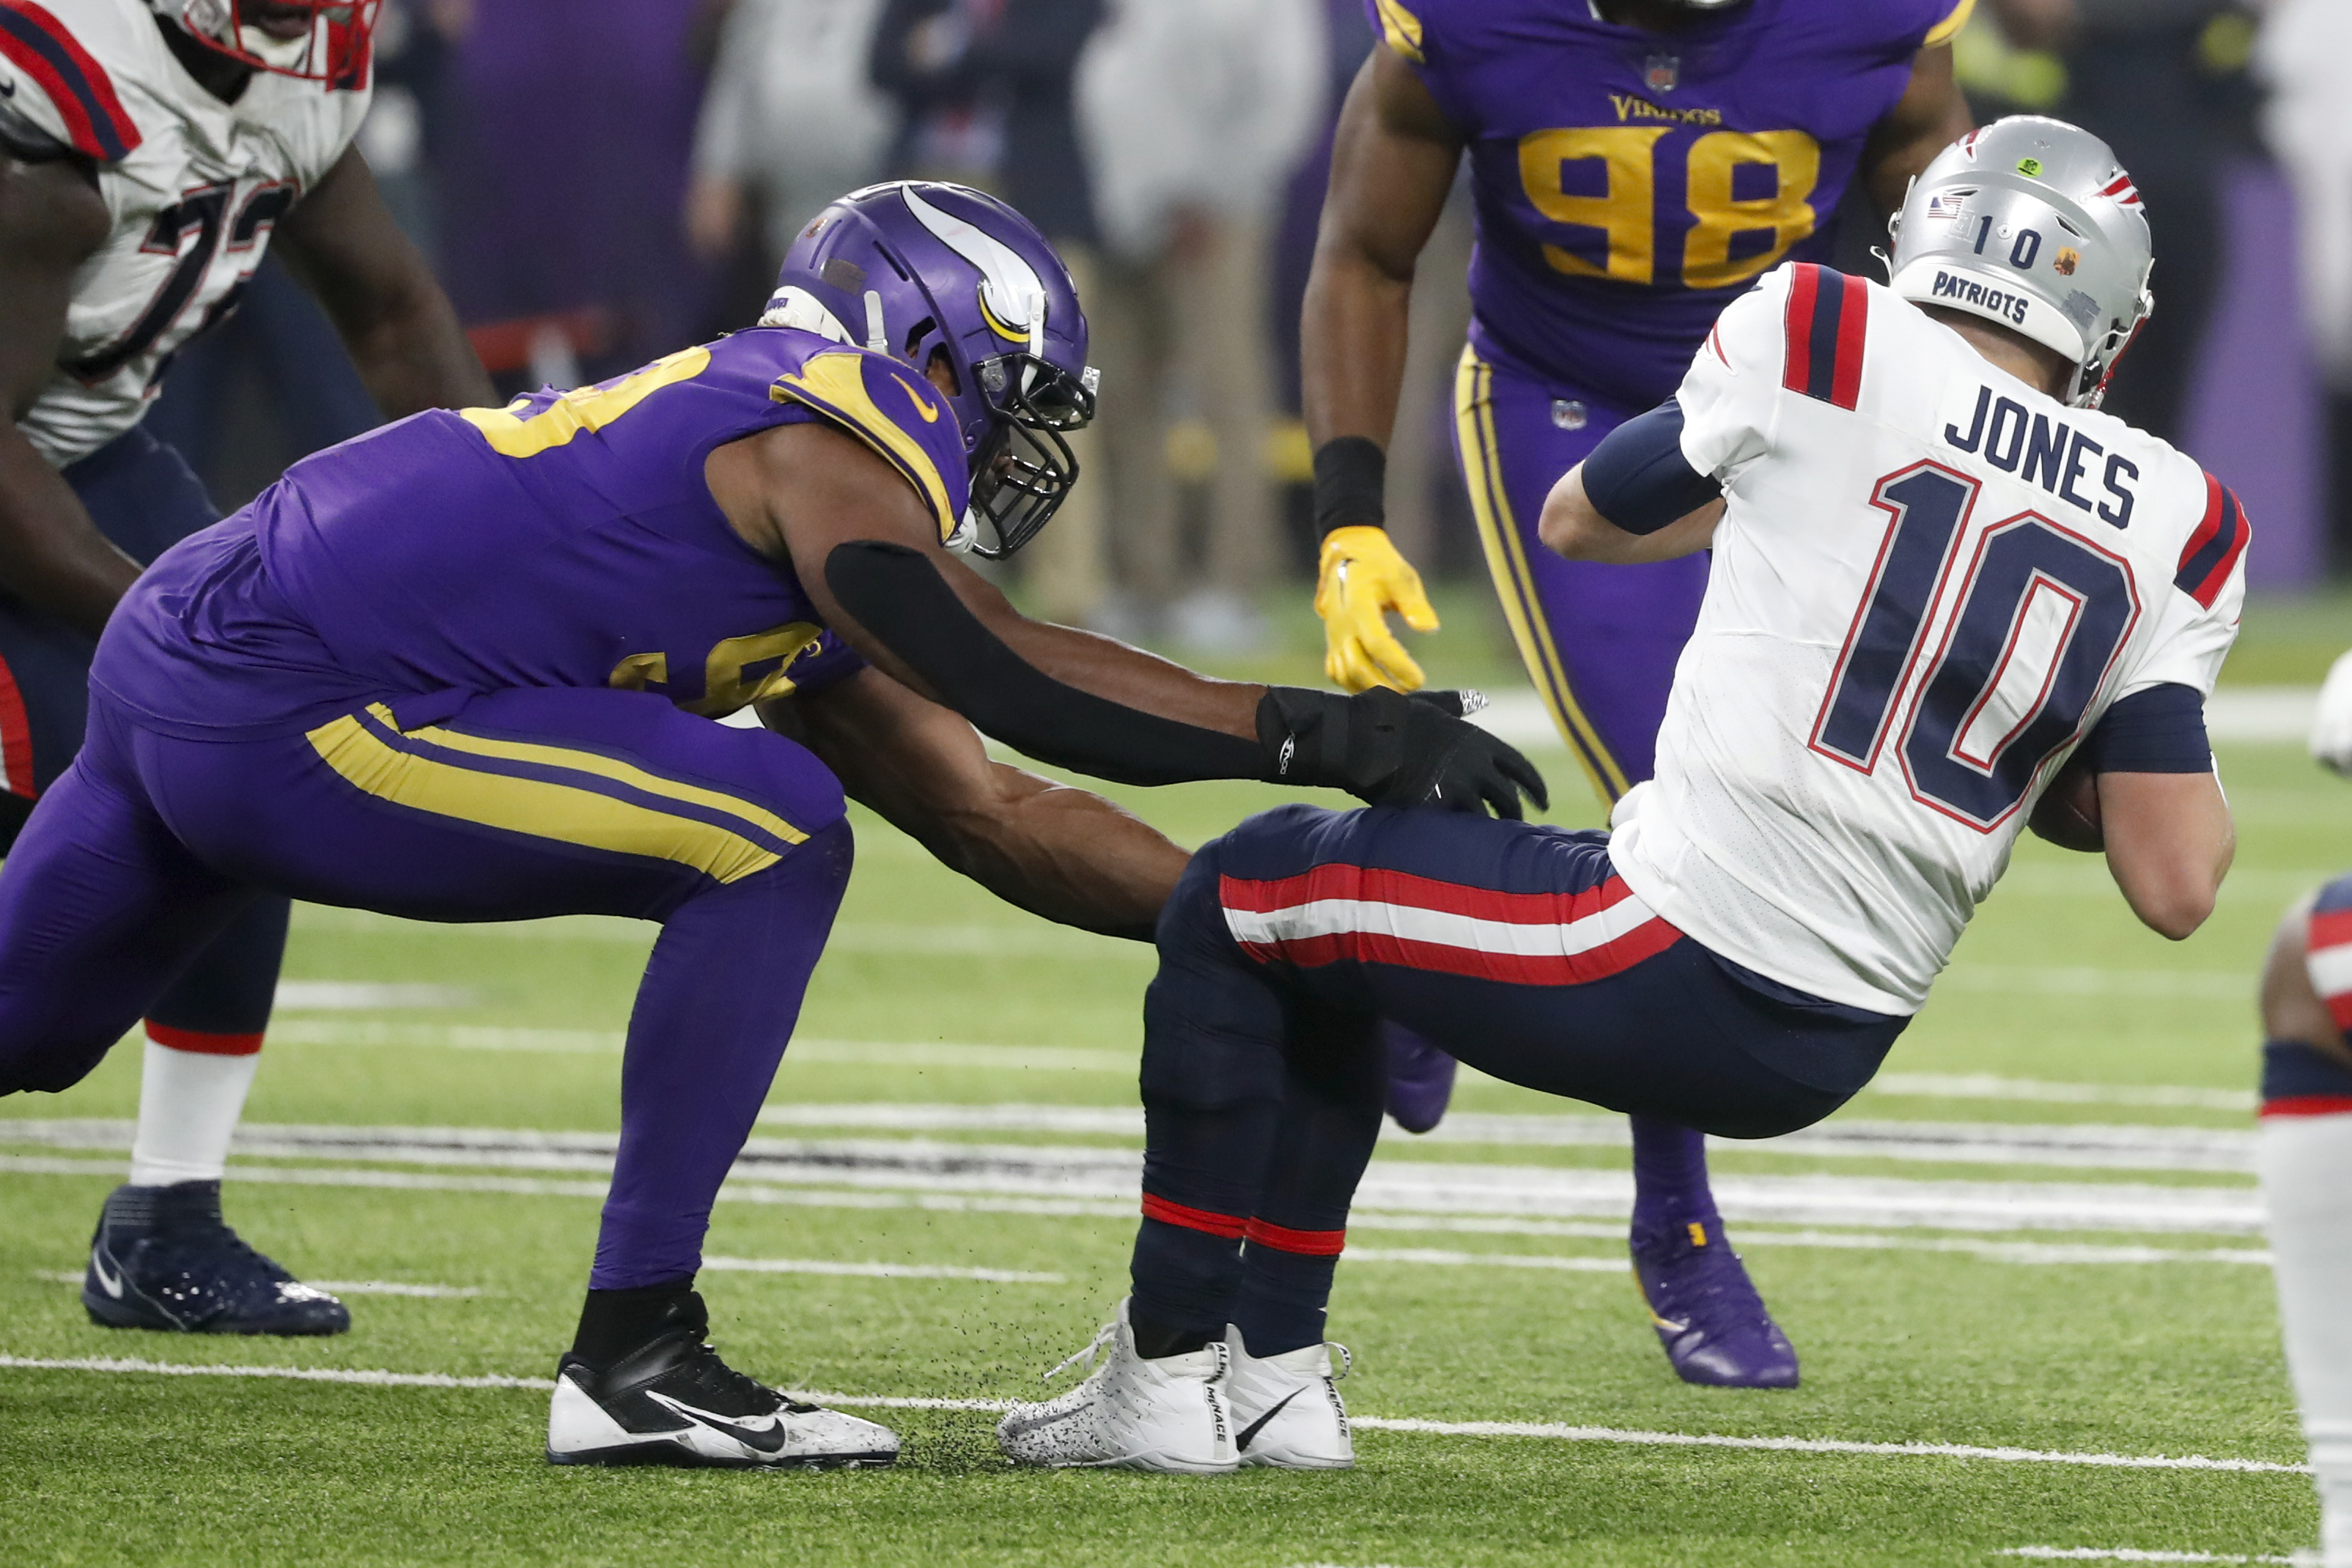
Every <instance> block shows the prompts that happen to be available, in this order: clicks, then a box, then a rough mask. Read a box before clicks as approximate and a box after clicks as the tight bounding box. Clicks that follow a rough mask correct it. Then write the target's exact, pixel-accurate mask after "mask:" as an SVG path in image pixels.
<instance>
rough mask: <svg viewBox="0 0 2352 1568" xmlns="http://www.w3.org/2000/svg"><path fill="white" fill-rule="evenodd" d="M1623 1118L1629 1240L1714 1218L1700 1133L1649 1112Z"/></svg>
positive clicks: (1654, 1236)
mask: <svg viewBox="0 0 2352 1568" xmlns="http://www.w3.org/2000/svg"><path fill="white" fill-rule="evenodd" d="M1626 1120H1627V1121H1628V1122H1630V1123H1631V1124H1633V1242H1634V1245H1636V1246H1640V1245H1642V1244H1643V1242H1644V1241H1656V1240H1662V1239H1664V1238H1665V1237H1667V1236H1669V1235H1671V1234H1673V1233H1675V1232H1676V1231H1685V1230H1687V1229H1688V1228H1690V1227H1691V1226H1693V1225H1705V1224H1706V1223H1708V1222H1709V1221H1712V1220H1715V1219H1717V1218H1718V1216H1717V1214H1716V1210H1715V1192H1714V1189H1713V1188H1711V1187H1710V1186H1707V1180H1706V1134H1702V1133H1696V1132H1694V1131H1692V1130H1691V1129H1690V1128H1688V1127H1685V1126H1680V1125H1677V1124H1675V1123H1673V1122H1662V1121H1660V1120H1659V1119H1658V1118H1656V1117H1655V1116H1629V1117H1627V1118H1626Z"/></svg>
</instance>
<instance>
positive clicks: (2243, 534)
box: [2172, 474, 2252, 610]
mask: <svg viewBox="0 0 2352 1568" xmlns="http://www.w3.org/2000/svg"><path fill="white" fill-rule="evenodd" d="M2251 534H2252V529H2251V528H2250V527H2249V526H2248V524H2247V522H2246V509H2245V507H2242V506H2240V505H2239V504H2238V497H2237V494H2236V492H2234V491H2232V490H2231V488H2230V486H2227V485H2224V484H2222V483H2221V481H2220V480H2219V479H2216V478H2215V477H2213V476H2212V475H2210V474H2208V475H2206V476H2205V514H2204V516H2203V517H2200V518H2199V519H2198V522H2197V526H2196V527H2195V528H2192V529H2190V530H2189V541H2188V543H2186V544H2184V545H2182V546H2181V547H2180V570H2179V571H2178V572H2176V573H2175V574H2174V575H2173V579H2172V586H2173V587H2175V588H2177V589H2179V590H2180V591H2181V592H2183V593H2185V594H2187V595H2189V598H2191V599H2193V600H2195V601H2197V602H2198V603H2199V604H2200V605H2202V606H2203V607H2204V608H2205V609H2208V610H2210V609H2212V608H2213V601H2214V600H2216V599H2218V598H2220V597H2221V590H2222V589H2223V588H2225V587H2227V586H2228V585H2229V581H2230V574H2231V572H2233V571H2235V570H2237V569H2238V562H2239V560H2240V559H2242V558H2243V557H2244V555H2245V553H2246V540H2247V539H2248V538H2250V537H2251Z"/></svg>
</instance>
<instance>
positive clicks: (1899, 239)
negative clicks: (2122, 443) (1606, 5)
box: [1886, 114, 2156, 408]
mask: <svg viewBox="0 0 2352 1568" xmlns="http://www.w3.org/2000/svg"><path fill="white" fill-rule="evenodd" d="M1886 227H1887V233H1888V234H1889V235H1892V236H1893V237H1894V244H1895V254H1894V256H1893V257H1892V258H1890V259H1889V260H1888V263H1887V272H1888V275H1889V276H1888V279H1887V281H1888V282H1889V283H1890V284H1891V285H1892V287H1894V289H1895V293H1897V294H1900V295H1901V296H1903V298H1906V299H1909V300H1912V301H1914V302H1915V303H1917V304H1921V305H1942V306H1948V307H1949V308H1952V309H1955V310H1965V311H1968V312H1969V313H1970V314H1971V315H1977V316H1983V317H1986V318H1988V319H1991V320H1994V321H1998V322H2000V324H2001V325H2003V326H2005V327H2009V328H2012V329H2015V330H2017V331H2019V332H2021V333H2023V334H2024V335H2025V336H2026V337H2028V338H2031V339H2032V340H2034V341H2035V342H2037V343H2040V344H2042V345H2043V346H2044V347H2045V348H2049V349H2052V350H2056V351H2057V352H2058V353H2061V354H2063V355H2064V356H2065V357H2066V358H2067V359H2069V360H2072V361H2074V380H2073V382H2071V383H2070V384H2069V385H2068V387H2067V396H2066V401H2067V402H2071V403H2073V404H2074V405H2075V406H2077V407H2082V408H2096V407H2098V406H2099V400H2100V398H2101V397H2103V396H2104V395H2105V392H2106V387H2107V379H2108V377H2110V376H2112V375H2113V374H2114V373H2115V369H2116V360H2117V359H2119V358H2121V357H2122V354H2123V351H2124V350H2125V349H2126V348H2127V347H2128V346H2129V345H2130V343H2131V340H2132V338H2133V335H2134V334H2136V333H2137V332H2138V330H2139V329H2140V324H2141V323H2142V322H2144V321H2146V320H2147V318H2148V315H2149V313H2150V312H2152V311H2153V310H2154V309H2155V308H2156V299H2155V297H2154V296H2153V295H2151V294H2150V293H2149V292H2148V289H2147V279H2148V272H2149V269H2150V268H2151V267H2152V266H2153V265H2154V263H2153V261H2152V259H2151V257H2150V255H2149V250H2148V234H2147V214H2146V213H2145V211H2144V210H2143V209H2142V207H2141V205H2140V199H2139V192H2138V191H2137V189H2136V188H2134V186H2133V184H2132V183H2131V176H2130V175H2128V174H2126V173H2125V172H2124V170H2123V165H2122V164H2120V163H2118V162H2116V155H2115V153H2114V152H2110V151H2109V150H2108V147H2107V144H2106V143H2105V142H2104V141H2100V140H2099V139H2098V138H2097V137H2095V136H2094V135H2092V134H2091V133H2090V132H2089V131H2084V130H2082V129H2081V128H2079V127H2077V126H2073V125H2069V124H2067V123H2066V122H2065V121H2064V120H2049V119H2045V118H2043V117H2042V116H2041V115H2034V114H2016V115H2011V116H2010V117H2009V118H2008V119H2007V120H1995V121H1994V122H1993V123H1992V124H1990V125H1988V126H1985V127H1983V128H1981V129H1980V130H1976V131H1969V133H1968V134H1967V135H1966V136H1963V137H1961V138H1960V139H1959V140H1958V141H1955V142H1953V143H1952V144H1951V145H1950V146H1949V147H1947V148H1945V149H1944V150H1943V152H1939V153H1937V155H1936V161H1935V162H1932V163H1930V164H1928V165H1927V172H1926V173H1924V174H1921V175H1920V176H1919V177H1918V178H1917V179H1916V180H1914V181H1912V183H1911V189H1910V191H1909V192H1908V193H1906V195H1905V196H1904V198H1903V210H1902V211H1901V212H1899V213H1897V214H1895V216H1894V217H1893V218H1892V219H1891V220H1889V221H1888V223H1887V225H1886Z"/></svg>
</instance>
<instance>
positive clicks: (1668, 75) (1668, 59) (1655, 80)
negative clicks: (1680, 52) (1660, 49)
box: [1642, 55, 1683, 92]
mask: <svg viewBox="0 0 2352 1568" xmlns="http://www.w3.org/2000/svg"><path fill="white" fill-rule="evenodd" d="M1682 79H1683V62H1682V61H1681V60H1680V59H1679V58H1677V57H1675V56H1673V55H1652V56H1651V57H1649V58H1648V59H1647V60H1644V61H1643V63H1642V81H1643V85H1645V86H1646V87H1648V88H1649V89H1650V90H1651V91H1652V92H1672V91H1674V90H1675V83H1676V82H1678V81H1680V80H1682Z"/></svg>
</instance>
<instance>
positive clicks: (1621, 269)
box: [1519, 125, 1822, 288]
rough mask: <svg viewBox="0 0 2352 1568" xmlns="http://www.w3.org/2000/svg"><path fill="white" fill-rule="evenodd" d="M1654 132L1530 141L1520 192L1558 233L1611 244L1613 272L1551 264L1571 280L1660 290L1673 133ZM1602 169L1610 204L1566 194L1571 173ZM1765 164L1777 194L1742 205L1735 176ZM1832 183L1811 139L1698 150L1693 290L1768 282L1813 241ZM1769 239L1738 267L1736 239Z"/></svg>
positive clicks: (1572, 262)
mask: <svg viewBox="0 0 2352 1568" xmlns="http://www.w3.org/2000/svg"><path fill="white" fill-rule="evenodd" d="M1669 129H1670V128H1669V127H1666V126H1654V125H1596V126H1576V127H1570V128H1568V129H1563V130H1556V131H1530V132H1529V133H1528V134H1527V135H1526V136H1523V137H1521V138H1520V139H1519V183H1520V185H1521V186H1522V187H1524V188H1525V190H1526V191H1527V193H1528V201H1529V202H1531V203H1533V204H1534V205H1535V209H1536V211H1537V212H1538V213H1540V214H1543V215H1544V216H1545V217H1547V218H1549V219H1550V220H1551V221H1552V222H1554V223H1559V224H1574V225H1579V226H1580V227H1585V228H1596V229H1599V230H1601V233H1602V234H1603V235H1606V236H1607V240H1608V257H1609V258H1608V265H1607V266H1605V267H1596V266H1594V265H1593V264H1592V263H1591V262H1589V261H1587V260H1585V259H1584V258H1583V257H1582V256H1578V255H1576V254H1574V253H1573V252H1571V251H1568V250H1565V249H1562V248H1561V247H1560V246H1554V245H1547V246H1544V247H1543V254H1544V259H1545V260H1546V261H1547V262H1549V263H1550V264H1551V266H1552V267H1553V268H1554V269H1555V270H1556V271H1559V272H1563V273H1566V274H1567V275H1568V276H1570V277H1613V278H1615V279H1617V280H1618V281H1619V282H1621V283H1638V284H1642V285H1644V286H1647V285H1649V284H1651V283H1654V282H1655V281H1656V273H1657V267H1656V256H1657V222H1656V215H1655V208H1656V196H1657V172H1656V165H1655V162H1654V159H1655V149H1656V146H1657V143H1658V141H1659V139H1660V138H1661V137H1663V136H1664V135H1665V134H1666V132H1667V131H1668V130H1669ZM1590 159H1597V160H1599V161H1600V162H1601V167H1602V169H1603V171H1604V172H1605V176H1606V190H1605V192H1604V193H1602V194H1601V195H1570V194H1569V193H1567V192H1566V191H1564V190H1563V189H1562V188H1561V185H1562V182H1561V179H1560V174H1561V171H1562V166H1563V165H1564V164H1568V163H1572V162H1582V161H1585V160H1590ZM1742 164H1761V165H1764V166H1766V167H1769V168H1770V169H1771V170H1772V171H1773V173H1774V181H1773V190H1772V193H1771V194H1769V195H1766V196H1756V197H1750V198H1748V199H1747V200H1744V201H1743V200H1740V199H1738V198H1736V197H1734V196H1733V194H1732V180H1733V174H1734V172H1735V171H1736V170H1737V169H1738V167H1739V166H1740V165H1742ZM1821 173H1822V150H1821V144H1820V143H1819V142H1817V141H1814V140H1813V139H1812V138H1811V137H1810V136H1808V135H1806V134H1805V133H1804V132H1803V131H1709V132H1708V133H1707V134H1706V135H1704V136H1701V137H1700V138H1698V139H1697V140H1696V141H1693V142H1692V143H1691V148H1690V153H1689V161H1688V165H1687V168H1686V171H1685V182H1684V189H1685V192H1686V196H1685V205H1686V206H1687V207H1688V208H1689V211H1690V214H1691V217H1692V218H1693V219H1694V220H1696V221H1695V223H1694V224H1693V226H1692V228H1691V231H1690V233H1689V235H1687V236H1686V237H1685V239H1684V241H1683V278H1682V281H1683V287H1685V288H1728V287H1732V286H1733V285H1735V284H1739V283H1744V282H1746V281H1747V280H1748V279H1749V278H1751V277H1755V276H1756V275H1757V274H1759V273H1760V272H1763V271H1765V270H1767V269H1768V268H1769V267H1772V266H1773V264H1775V263H1776V262H1778V261H1779V260H1780V258H1781V256H1785V255H1787V254H1788V250H1789V247H1790V246H1792V245H1795V244H1796V243H1797V242H1798V241H1799V240H1801V239H1803V238H1804V237H1805V236H1806V235H1810V234H1811V233H1812V232H1813V228H1814V225H1815V223H1816V221H1817V214H1815V213H1814V211H1813V208H1812V204H1811V200H1810V198H1811V195H1812V193H1813V186H1814V185H1815V184H1816V183H1819V181H1820V179H1821ZM1759 231H1761V232H1767V233H1769V235H1771V244H1770V246H1769V247H1768V248H1766V249H1765V250H1763V251H1762V252H1760V253H1759V254H1757V255H1755V256H1742V257H1739V258H1738V259H1737V260H1735V259H1733V257H1732V255H1731V241H1732V236H1733V235H1740V234H1754V233H1758V232H1759Z"/></svg>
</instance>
